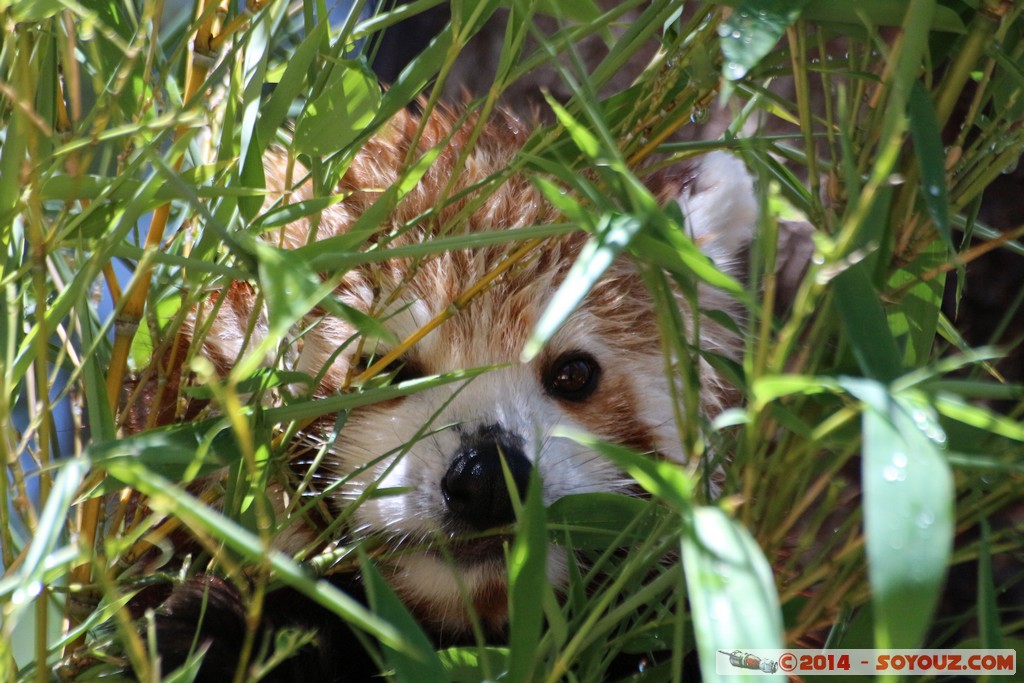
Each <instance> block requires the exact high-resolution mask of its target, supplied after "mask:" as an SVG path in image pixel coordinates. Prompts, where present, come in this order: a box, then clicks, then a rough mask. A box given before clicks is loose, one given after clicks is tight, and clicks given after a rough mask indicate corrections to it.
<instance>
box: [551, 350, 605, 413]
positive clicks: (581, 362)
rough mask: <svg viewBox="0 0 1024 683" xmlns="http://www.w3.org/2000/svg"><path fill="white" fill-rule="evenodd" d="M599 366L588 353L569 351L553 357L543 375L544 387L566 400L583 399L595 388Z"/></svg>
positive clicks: (599, 376) (599, 373)
mask: <svg viewBox="0 0 1024 683" xmlns="http://www.w3.org/2000/svg"><path fill="white" fill-rule="evenodd" d="M600 378H601V366H600V365H598V362H597V360H596V359H595V358H594V357H593V356H591V355H590V354H589V353H584V352H583V351H570V352H569V353H563V354H562V355H561V356H559V357H558V358H556V359H555V362H554V363H552V364H551V365H550V367H549V368H548V370H547V372H546V373H545V375H544V389H545V390H546V391H547V392H548V393H549V394H550V395H551V396H553V397H555V398H559V399H563V400H566V401H585V400H586V399H587V398H589V397H590V395H591V394H593V393H594V391H595V390H596V389H597V384H598V382H599V381H600Z"/></svg>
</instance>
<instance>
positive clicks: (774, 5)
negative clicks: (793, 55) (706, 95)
mask: <svg viewBox="0 0 1024 683" xmlns="http://www.w3.org/2000/svg"><path fill="white" fill-rule="evenodd" d="M806 4H807V0H745V1H744V2H741V3H740V4H739V6H738V7H736V9H735V10H733V12H732V13H731V14H730V15H729V18H728V19H726V20H725V22H723V23H722V25H721V26H720V27H719V29H718V35H719V36H721V39H722V41H721V44H722V53H723V54H724V55H725V63H724V64H723V65H722V74H723V75H724V76H725V77H726V78H727V79H729V80H733V81H736V80H739V79H741V78H743V77H744V76H746V75H747V72H748V71H750V70H751V69H752V68H753V67H754V66H755V65H756V64H757V63H758V62H759V61H761V58H762V57H764V56H765V55H767V54H768V53H769V52H770V51H771V50H772V48H774V47H775V44H776V43H778V42H779V38H781V37H782V34H783V33H785V32H786V29H787V28H789V27H790V26H792V25H793V22H795V21H796V20H797V19H798V18H800V11H801V10H802V9H803V8H804V6H805V5H806Z"/></svg>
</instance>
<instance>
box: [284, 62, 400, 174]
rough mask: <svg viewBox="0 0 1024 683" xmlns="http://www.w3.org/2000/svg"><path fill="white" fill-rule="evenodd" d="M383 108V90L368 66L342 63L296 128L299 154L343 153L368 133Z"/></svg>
mask: <svg viewBox="0 0 1024 683" xmlns="http://www.w3.org/2000/svg"><path fill="white" fill-rule="evenodd" d="M380 104H381V94H380V86H379V85H378V84H377V79H376V77H375V76H374V75H373V74H372V73H371V72H370V70H369V69H368V68H366V65H365V64H363V63H362V62H356V61H351V60H342V61H340V62H339V63H338V64H335V65H334V67H333V68H332V69H331V73H330V76H328V79H327V83H326V85H324V89H323V91H322V92H321V93H320V94H319V95H318V96H317V97H316V98H315V99H314V100H313V101H312V102H310V103H309V104H307V105H306V108H305V110H303V112H302V114H301V115H300V116H299V120H298V121H297V122H296V124H295V137H294V146H295V149H296V151H299V152H304V153H306V154H310V155H313V156H324V155H327V154H330V153H332V152H336V151H338V150H340V149H343V148H344V147H345V146H347V145H349V144H350V143H352V142H353V141H355V140H356V139H357V138H359V137H360V135H361V134H363V133H364V132H365V131H366V129H367V127H368V126H369V124H370V122H371V121H373V119H374V116H375V115H376V114H377V110H378V109H380Z"/></svg>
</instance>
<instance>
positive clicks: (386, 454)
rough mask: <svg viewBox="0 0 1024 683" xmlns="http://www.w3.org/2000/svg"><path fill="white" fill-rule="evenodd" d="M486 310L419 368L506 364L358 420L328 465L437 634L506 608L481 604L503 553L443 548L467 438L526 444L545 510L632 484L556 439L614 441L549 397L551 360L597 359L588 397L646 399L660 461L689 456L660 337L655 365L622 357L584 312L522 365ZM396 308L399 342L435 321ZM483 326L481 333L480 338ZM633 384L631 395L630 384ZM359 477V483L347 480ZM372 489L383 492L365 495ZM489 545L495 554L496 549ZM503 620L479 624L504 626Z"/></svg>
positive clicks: (415, 305)
mask: <svg viewBox="0 0 1024 683" xmlns="http://www.w3.org/2000/svg"><path fill="white" fill-rule="evenodd" d="M545 298H546V296H543V295H542V296H539V297H538V300H539V301H543V300H544V299H545ZM479 304H481V305H482V306H484V307H486V306H488V305H495V306H498V308H497V309H496V310H490V311H486V312H480V313H478V314H477V316H476V318H477V319H476V321H475V322H476V323H477V324H475V325H469V326H466V327H465V328H464V330H468V333H469V334H468V336H465V337H460V338H461V339H462V341H461V343H458V344H453V343H451V342H452V339H451V337H450V336H446V335H445V334H444V328H443V327H442V329H440V330H437V331H435V332H433V333H431V334H430V335H428V336H427V337H426V338H424V339H423V340H422V341H421V342H420V343H419V344H417V346H416V348H415V350H414V352H413V355H414V357H415V362H416V364H417V365H418V366H419V367H421V368H423V370H424V371H425V372H426V373H429V374H438V373H443V372H447V371H451V370H457V369H464V368H473V367H480V366H490V365H497V364H510V365H507V366H503V367H498V368H496V369H493V370H491V371H489V372H486V373H484V374H483V375H480V376H478V377H476V378H474V379H472V380H469V381H467V382H466V383H464V384H463V385H461V386H459V385H455V384H453V385H446V386H443V387H438V388H434V389H429V390H426V391H422V392H419V393H416V394H412V395H410V396H407V397H405V398H404V399H401V400H400V401H391V402H387V403H385V404H380V405H373V406H368V407H366V408H362V409H360V410H357V411H354V412H353V414H352V415H351V416H350V417H349V419H348V420H347V422H346V424H345V426H344V429H343V430H342V433H341V435H340V436H339V438H338V439H337V441H336V443H334V444H333V446H332V448H331V455H330V457H329V459H328V460H327V461H326V462H327V464H328V465H327V466H328V467H329V468H330V469H329V471H328V472H327V475H328V478H329V479H335V478H336V479H339V480H344V479H345V478H348V481H347V482H346V483H345V484H344V485H342V487H340V489H339V490H338V491H337V493H336V494H335V499H336V501H337V502H338V503H340V504H341V505H344V504H347V503H353V502H356V501H359V503H358V505H357V506H356V508H355V509H354V511H353V512H352V518H351V519H352V528H353V531H354V533H355V534H356V535H358V536H364V535H368V536H383V537H385V538H386V539H387V540H388V544H389V545H390V546H391V547H392V548H394V549H395V550H396V552H395V553H394V555H393V556H392V557H391V558H389V560H388V563H389V565H390V572H389V574H388V578H389V580H390V582H391V583H392V585H393V587H394V588H395V589H396V591H397V592H398V593H399V595H400V596H402V598H403V599H404V600H405V602H406V603H407V604H409V605H411V606H414V607H416V608H417V612H418V613H419V614H420V615H421V617H423V618H427V619H429V620H430V621H432V622H434V625H435V626H437V627H439V628H443V629H448V630H453V631H459V632H464V631H466V630H467V628H468V625H469V623H470V622H469V621H468V619H469V611H468V610H469V609H478V610H480V611H487V610H493V609H494V605H493V604H492V603H502V608H503V601H504V596H503V595H501V596H498V597H495V598H494V599H487V598H483V597H481V595H482V594H485V593H494V592H498V593H501V592H502V591H504V586H505V571H506V570H505V565H504V558H503V556H502V554H501V553H500V552H491V553H490V554H489V555H487V556H486V557H483V558H480V557H474V558H473V559H472V560H471V561H461V560H460V558H459V556H458V549H457V548H451V547H445V545H446V542H448V541H451V540H453V539H456V538H457V536H458V533H459V530H458V529H456V528H453V527H452V525H451V524H450V523H448V522H447V520H448V519H449V512H448V509H447V506H446V503H445V500H444V496H443V494H442V488H441V482H442V479H443V478H444V477H445V474H446V473H447V471H448V469H449V467H450V465H451V463H452V461H453V459H454V458H455V456H456V454H457V453H458V452H459V449H460V445H461V444H462V441H463V437H464V435H467V434H475V433H477V432H479V431H480V430H481V429H483V428H487V427H492V426H498V427H500V429H501V430H502V431H503V432H505V433H508V434H511V435H514V436H515V437H517V439H519V440H521V443H522V444H523V451H524V454H525V455H526V457H527V458H528V460H529V461H530V463H531V464H532V465H533V467H534V468H535V469H536V471H537V473H538V475H539V476H540V479H541V482H542V484H543V502H544V504H545V505H550V504H551V503H553V502H554V501H556V500H558V499H559V498H561V497H563V496H566V495H570V494H578V493H590V492H614V491H626V490H627V489H628V487H629V486H630V485H631V483H632V482H631V480H630V479H628V478H627V477H625V476H624V475H623V474H622V473H621V472H620V471H619V470H618V469H617V468H615V467H614V466H613V465H612V464H611V463H610V462H609V461H608V460H606V459H605V458H603V457H601V456H600V455H598V454H596V453H594V452H592V451H590V450H588V449H587V448H585V447H583V446H581V445H580V444H578V443H577V442H575V441H573V440H571V439H568V438H565V437H561V436H556V435H555V434H554V432H555V431H556V430H557V429H558V428H571V429H574V430H576V431H581V430H582V431H589V432H592V433H595V434H597V435H598V436H604V437H605V438H609V439H613V440H614V439H615V438H616V434H614V433H608V432H607V428H606V426H604V425H602V424H601V423H600V421H599V422H597V423H595V422H594V421H591V420H587V419H586V414H585V413H580V412H579V411H575V412H574V411H573V410H572V409H571V407H568V408H567V406H566V405H565V404H564V403H562V402H560V401H559V400H557V399H556V398H554V397H552V396H550V395H548V393H547V392H546V391H545V388H544V386H543V381H542V376H543V371H544V363H546V362H550V359H552V358H557V357H558V356H559V355H560V354H561V353H563V352H569V351H584V352H586V353H588V354H590V355H591V356H593V357H594V358H595V359H596V360H597V362H598V364H599V365H600V366H601V368H602V375H601V384H600V385H599V387H598V390H597V391H596V392H595V396H594V398H593V400H595V401H600V400H601V397H602V396H604V395H617V394H620V393H623V392H626V393H629V394H631V395H636V396H643V405H642V406H639V407H638V409H639V410H641V411H643V418H642V419H643V421H644V422H645V423H647V424H645V426H644V430H645V431H650V433H651V435H652V438H653V439H654V440H655V441H656V442H657V449H658V450H659V451H661V452H662V453H663V454H665V455H667V456H668V457H671V458H675V459H681V457H682V454H681V452H680V449H679V445H678V437H677V436H676V431H675V428H674V422H673V420H672V405H671V402H670V399H669V391H668V385H667V381H666V380H665V378H664V372H663V370H662V368H663V367H664V362H663V360H662V358H661V354H660V349H659V345H658V343H657V340H656V339H655V340H651V342H652V343H651V344H650V356H649V357H648V356H646V355H645V356H640V355H638V354H637V353H636V352H635V351H625V350H622V349H617V348H615V340H614V339H602V338H599V337H596V336H595V335H594V333H593V329H594V327H595V325H594V324H593V321H592V320H590V319H589V318H590V317H591V314H589V313H588V312H587V311H586V310H583V311H580V312H577V313H576V314H575V315H574V316H573V317H572V318H571V319H570V320H569V321H568V322H567V323H566V325H565V326H564V327H563V329H562V330H561V331H560V332H559V333H558V334H557V335H556V336H555V338H554V339H553V340H552V342H551V345H550V348H549V350H548V353H547V354H544V355H543V356H542V357H541V358H538V359H536V360H534V361H532V362H531V363H528V364H523V363H519V362H518V361H516V360H515V359H517V358H518V351H514V350H513V351H512V352H511V353H509V352H508V351H507V350H506V351H502V350H500V349H496V348H495V347H494V345H493V344H492V343H491V341H490V340H492V339H493V334H492V332H493V328H492V327H491V325H501V324H502V323H503V322H504V321H503V320H502V319H503V315H502V312H501V310H500V305H498V304H497V303H496V299H494V298H488V299H487V300H486V301H482V302H479ZM398 308H399V312H398V313H396V314H395V315H392V316H390V317H388V318H387V323H386V324H388V325H389V326H390V327H391V329H392V331H393V332H394V333H395V334H396V337H399V338H402V337H404V336H407V335H408V334H409V333H411V332H412V331H414V330H416V329H418V327H419V326H421V325H422V324H424V323H425V322H426V321H427V320H429V318H430V317H431V316H432V315H433V314H434V313H436V311H435V310H432V308H431V307H430V306H428V305H427V304H426V303H425V302H423V301H421V300H418V301H413V302H411V303H408V304H404V305H402V306H399V307H398ZM538 310H539V309H538ZM478 329H479V330H480V334H479V335H475V334H473V333H474V331H476V330H478ZM521 341H525V339H523V340H521ZM509 349H515V347H514V346H512V347H509ZM626 382H628V383H629V384H630V386H628V387H626V386H623V383H626ZM634 419H635V418H634ZM354 472H357V473H358V474H356V475H355V476H352V475H353V473H354ZM370 489H375V490H376V493H374V494H373V495H367V492H368V490H370ZM490 547H491V550H492V551H493V550H499V546H498V543H496V542H492V543H491V546H490ZM565 567H566V564H565V554H564V551H563V550H561V549H559V548H557V547H554V546H552V547H551V548H550V549H549V562H548V578H549V580H550V581H551V582H552V584H554V585H556V586H560V585H564V583H565V580H566V569H565ZM467 605H472V606H473V607H467ZM501 612H502V613H501V614H480V615H479V617H480V618H481V619H482V620H483V621H485V622H487V621H488V620H491V621H493V625H500V623H501V622H502V621H503V618H504V613H503V609H502V610H501Z"/></svg>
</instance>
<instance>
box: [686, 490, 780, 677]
mask: <svg viewBox="0 0 1024 683" xmlns="http://www.w3.org/2000/svg"><path fill="white" fill-rule="evenodd" d="M685 518H686V517H684V519H685ZM682 553H683V569H684V571H685V574H686V592H687V595H688V597H689V601H690V610H691V613H692V616H693V629H694V634H695V635H696V639H697V652H698V654H699V655H700V663H701V674H702V676H701V677H702V679H703V680H704V681H717V680H725V681H728V680H734V679H733V678H731V677H729V678H722V679H720V678H719V676H718V674H717V673H716V670H715V660H716V658H717V657H718V651H719V650H726V651H733V650H737V649H753V648H764V649H769V648H772V649H774V648H781V647H782V644H783V640H782V612H781V610H780V609H779V596H778V594H777V593H776V591H775V579H774V578H773V576H772V570H771V566H770V565H769V564H768V560H766V559H765V557H764V554H763V553H762V552H761V549H760V548H759V547H758V545H757V542H756V541H754V539H753V537H752V536H751V535H750V534H749V532H747V530H746V529H744V528H743V527H742V526H741V525H740V524H739V523H737V522H736V521H734V520H732V519H730V518H729V517H728V516H727V515H726V514H725V512H723V511H722V510H719V509H718V508H712V507H701V508H697V509H695V510H694V511H693V513H692V515H690V516H689V519H688V524H687V532H686V533H685V534H684V535H683V538H682ZM761 678H762V677H760V676H759V677H758V680H761ZM774 678H775V680H780V681H781V680H785V678H784V677H783V676H775V677H774Z"/></svg>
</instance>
